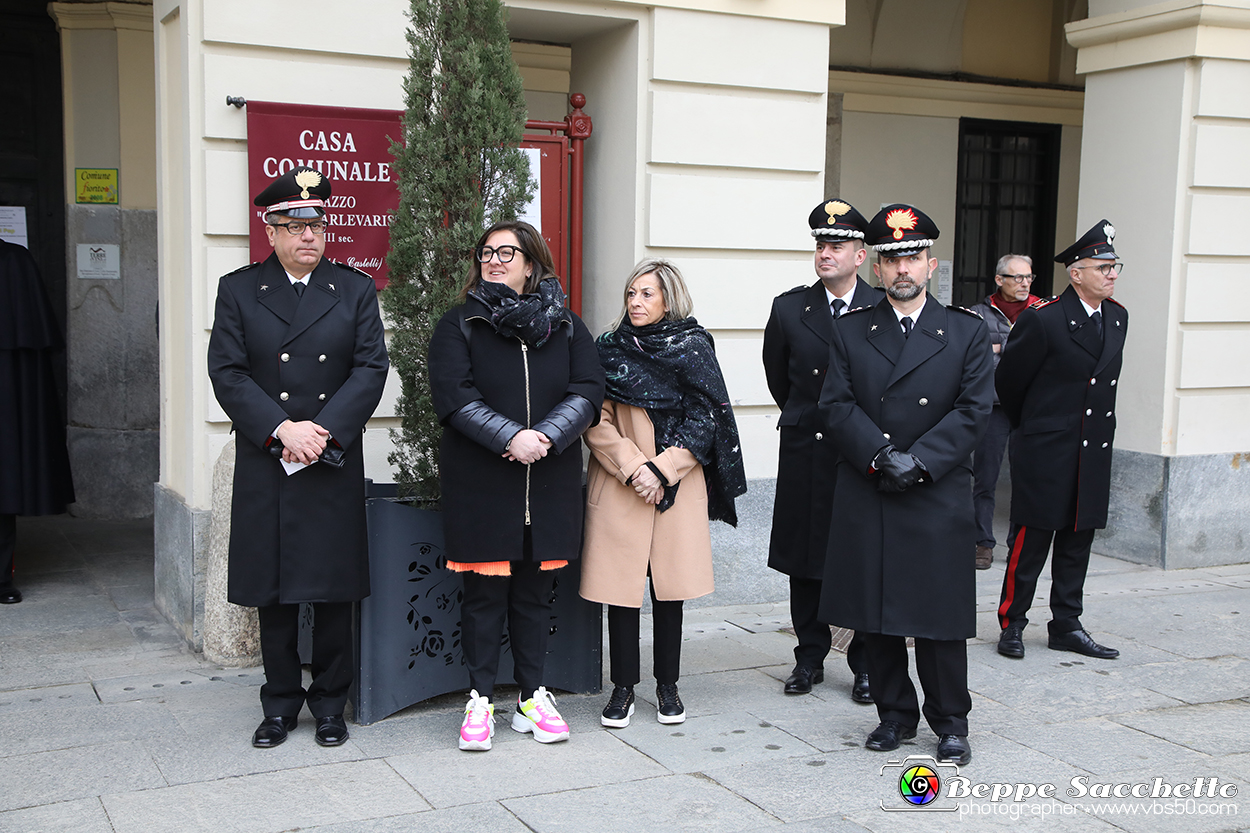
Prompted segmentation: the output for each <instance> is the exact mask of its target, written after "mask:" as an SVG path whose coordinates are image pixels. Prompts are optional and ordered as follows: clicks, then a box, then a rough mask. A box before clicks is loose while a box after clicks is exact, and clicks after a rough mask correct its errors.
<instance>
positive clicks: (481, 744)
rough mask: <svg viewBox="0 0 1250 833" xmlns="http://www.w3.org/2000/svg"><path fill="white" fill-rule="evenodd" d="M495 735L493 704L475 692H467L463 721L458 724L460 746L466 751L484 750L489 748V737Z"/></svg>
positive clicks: (475, 690)
mask: <svg viewBox="0 0 1250 833" xmlns="http://www.w3.org/2000/svg"><path fill="white" fill-rule="evenodd" d="M494 736H495V706H494V704H493V703H491V702H490V701H489V700H487V699H486V698H485V697H481V696H479V695H478V693H477V689H474V690H473V691H470V692H469V704H468V705H467V706H465V707H464V722H463V723H461V724H460V748H461V749H463V750H465V751H466V752H485V751H486V750H487V749H490V739H491V738H493V737H494Z"/></svg>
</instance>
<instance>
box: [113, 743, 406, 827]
mask: <svg viewBox="0 0 1250 833" xmlns="http://www.w3.org/2000/svg"><path fill="white" fill-rule="evenodd" d="M272 751H276V750H272ZM102 801H103V803H104V808H105V810H106V811H107V812H108V815H109V819H110V820H111V821H112V823H113V828H114V830H115V832H116V833H186V831H187V830H188V829H191V830H212V831H215V833H276V832H277V831H285V830H292V829H299V828H303V827H315V826H317V825H326V824H330V823H332V822H341V821H360V820H363V819H373V818H387V817H390V816H398V815H404V814H408V813H414V812H418V811H420V810H425V809H429V806H430V805H429V804H428V803H426V802H425V801H424V800H423V799H422V798H421V796H420V795H418V794H417V793H416V791H415V790H413V789H412V788H411V787H410V786H409V785H408V784H407V783H406V782H405V781H404V780H403V779H402V778H400V777H399V776H398V775H396V774H395V772H394V771H393V770H392V769H391V768H390V767H388V766H387V765H386V763H385V762H384V761H355V762H351V763H339V764H327V765H325V766H312V767H303V768H299V769H290V770H285V771H282V772H270V773H264V774H260V775H251V776H245V777H239V778H224V779H221V780H217V781H208V782H203V783H198V784H187V785H183V786H175V787H169V788H168V789H163V790H143V791H139V792H121V791H116V792H114V793H113V794H110V795H105V796H104V797H103V798H102Z"/></svg>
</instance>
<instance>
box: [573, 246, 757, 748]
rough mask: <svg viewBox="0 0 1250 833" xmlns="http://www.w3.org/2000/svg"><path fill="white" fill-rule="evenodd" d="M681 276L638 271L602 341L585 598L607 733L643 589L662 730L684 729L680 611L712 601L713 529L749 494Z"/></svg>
mask: <svg viewBox="0 0 1250 833" xmlns="http://www.w3.org/2000/svg"><path fill="white" fill-rule="evenodd" d="M691 306H692V305H691V302H690V295H689V292H688V291H687V289H686V286H685V283H684V282H683V281H682V278H681V273H680V272H679V271H678V270H677V268H676V267H675V266H673V265H672V264H670V263H668V262H666V261H657V260H648V261H643V262H642V263H640V264H638V266H636V267H635V268H634V271H633V273H632V274H631V275H630V277H629V280H628V281H627V283H626V289H625V309H624V311H623V312H622V316H621V320H620V321H619V322H618V325H617V327H616V328H615V329H614V330H612V331H611V332H608V333H604V334H603V335H602V336H600V337H599V340H598V342H597V346H598V348H599V358H600V361H601V362H602V364H603V366H604V370H605V372H606V375H607V385H608V392H607V398H606V399H605V400H604V403H603V408H602V411H601V414H600V422H599V424H598V425H596V426H594V427H592V428H590V429H589V430H588V431H587V432H586V434H585V439H586V443H587V445H588V446H589V447H590V450H591V457H590V464H589V467H588V470H587V483H588V485H587V501H586V540H585V544H584V546H583V551H582V558H583V564H582V584H581V595H582V596H583V597H584V598H586V599H588V600H590V601H593V602H600V603H603V604H607V605H608V639H609V659H610V667H611V678H612V682H613V685H614V689H613V692H612V696H611V698H610V700H609V702H608V705H607V707H606V708H604V710H603V717H602V723H603V725H605V726H609V727H614V728H623V727H625V726H627V725H629V718H630V715H632V714H633V711H634V685H636V684H637V683H638V681H639V679H640V677H641V672H640V668H639V664H640V663H639V650H638V642H639V621H640V609H641V607H642V603H643V598H644V594H645V592H646V586H647V578H648V577H650V579H651V582H650V584H651V600H652V618H653V620H654V624H655V655H654V674H655V679H656V684H657V686H656V700H657V712H658V715H657V716H658V719H659V721H660V722H661V723H680V722H682V721H683V720H685V708H684V706H683V705H682V702H681V698H680V697H679V696H678V694H677V679H678V676H679V674H680V662H681V622H682V601H683V600H685V599H694V598H698V597H699V596H706V595H707V594H709V593H711V592H712V590H713V582H712V542H711V535H710V533H709V531H708V521H709V519H713V520H724V521H726V522H728V523H730V524H735V525H736V523H737V516H736V515H735V513H734V507H733V499H734V498H735V497H736V496H737V495H740V494H742V493H743V492H745V491H746V481H745V478H744V476H743V471H742V456H741V452H740V450H739V448H738V434H737V426H736V425H735V423H734V419H733V410H732V408H730V406H729V401H728V394H727V393H726V391H725V383H724V378H723V377H722V375H721V371H720V366H719V365H718V364H717V362H716V354H715V349H714V347H713V345H712V340H711V336H710V335H708V333H707V331H706V330H704V329H703V328H702V327H700V326H699V324H698V322H697V321H695V320H694V319H693V318H691V317H690V309H691Z"/></svg>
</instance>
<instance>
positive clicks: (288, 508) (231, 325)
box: [208, 255, 389, 607]
mask: <svg viewBox="0 0 1250 833" xmlns="http://www.w3.org/2000/svg"><path fill="white" fill-rule="evenodd" d="M388 367H389V362H388V360H387V357H386V345H385V343H384V342H383V332H382V320H381V318H380V317H379V315H378V300H377V292H376V290H375V289H374V283H373V279H372V278H370V277H368V276H366V275H364V274H363V273H361V272H357V271H356V270H354V269H349V268H348V267H346V266H340V265H338V264H336V263H333V262H332V261H329V260H326V259H324V258H323V259H322V260H321V262H320V263H319V264H318V265H317V268H316V269H314V270H313V272H312V275H311V276H310V278H309V285H308V288H307V289H306V290H304V296H303V298H300V297H298V296H297V295H296V293H295V290H294V288H293V287H292V286H291V281H290V279H289V278H288V277H287V275H286V272H285V271H284V270H283V268H282V265H281V264H280V263H279V262H278V258H277V256H276V255H270V257H269V259H268V260H266V261H265V262H263V263H260V264H254V265H252V266H250V267H247V268H245V269H242V270H239V271H238V272H233V273H231V274H229V275H226V276H225V277H223V278H222V279H221V281H220V282H219V284H218V288H217V309H216V317H215V319H214V322H213V332H212V336H211V337H210V339H209V345H208V373H209V378H210V379H212V382H213V392H214V393H215V394H216V396H217V401H218V402H220V403H221V407H222V408H223V409H224V410H225V412H226V414H227V415H228V416H229V417H230V419H231V420H232V421H233V422H234V430H235V432H236V435H237V442H236V449H237V450H236V457H235V468H234V500H233V508H232V511H231V526H230V577H229V591H228V592H229V599H230V601H232V602H234V603H235V604H240V605H248V606H252V607H260V606H264V605H271V604H277V603H283V604H287V603H293V602H344V601H357V600H359V599H362V598H364V597H365V596H368V595H369V560H368V551H367V541H366V528H365V502H364V500H365V494H364V457H363V455H362V452H361V443H360V437H361V434H362V432H363V431H364V427H365V423H366V422H367V421H368V419H369V417H370V416H371V415H372V414H373V411H374V409H375V408H376V407H377V405H378V401H379V400H380V399H381V397H382V386H383V385H384V384H385V382H386V372H387V368H388ZM288 418H289V419H291V420H293V421H296V422H298V421H301V420H313V421H314V422H316V423H317V424H318V425H321V426H322V427H323V428H325V429H326V430H328V431H329V432H330V434H331V436H332V437H333V438H334V439H335V440H336V441H337V442H338V443H339V444H340V445H341V446H343V448H344V450H345V452H346V454H345V461H346V462H345V464H344V466H343V467H342V468H333V467H331V466H329V465H326V464H325V463H314V464H313V465H311V466H309V467H308V468H306V469H302V470H300V471H297V472H296V473H294V474H292V475H289V476H288V475H287V474H286V473H285V472H284V471H283V468H282V465H281V462H280V461H279V460H278V459H277V458H275V457H274V456H272V455H271V454H270V453H269V451H268V450H267V449H266V448H265V444H266V442H267V441H268V440H269V437H270V434H271V433H272V432H273V431H274V430H275V429H276V428H277V427H278V425H280V424H281V423H282V422H283V420H286V419H288Z"/></svg>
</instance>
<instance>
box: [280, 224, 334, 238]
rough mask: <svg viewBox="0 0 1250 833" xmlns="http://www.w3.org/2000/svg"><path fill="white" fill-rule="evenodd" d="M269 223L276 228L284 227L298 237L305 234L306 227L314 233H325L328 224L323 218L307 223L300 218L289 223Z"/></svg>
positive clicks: (288, 232)
mask: <svg viewBox="0 0 1250 833" xmlns="http://www.w3.org/2000/svg"><path fill="white" fill-rule="evenodd" d="M269 225H271V226H274V227H275V228H284V229H286V231H287V234H290V235H292V236H295V237H298V236H299V235H301V234H303V233H304V229H308V230H309V231H311V232H312V233H313V234H325V233H326V224H325V223H323V222H322V221H321V220H314V221H313V222H311V223H305V222H302V221H300V220H292V221H291V222H289V223H270V224H269Z"/></svg>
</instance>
